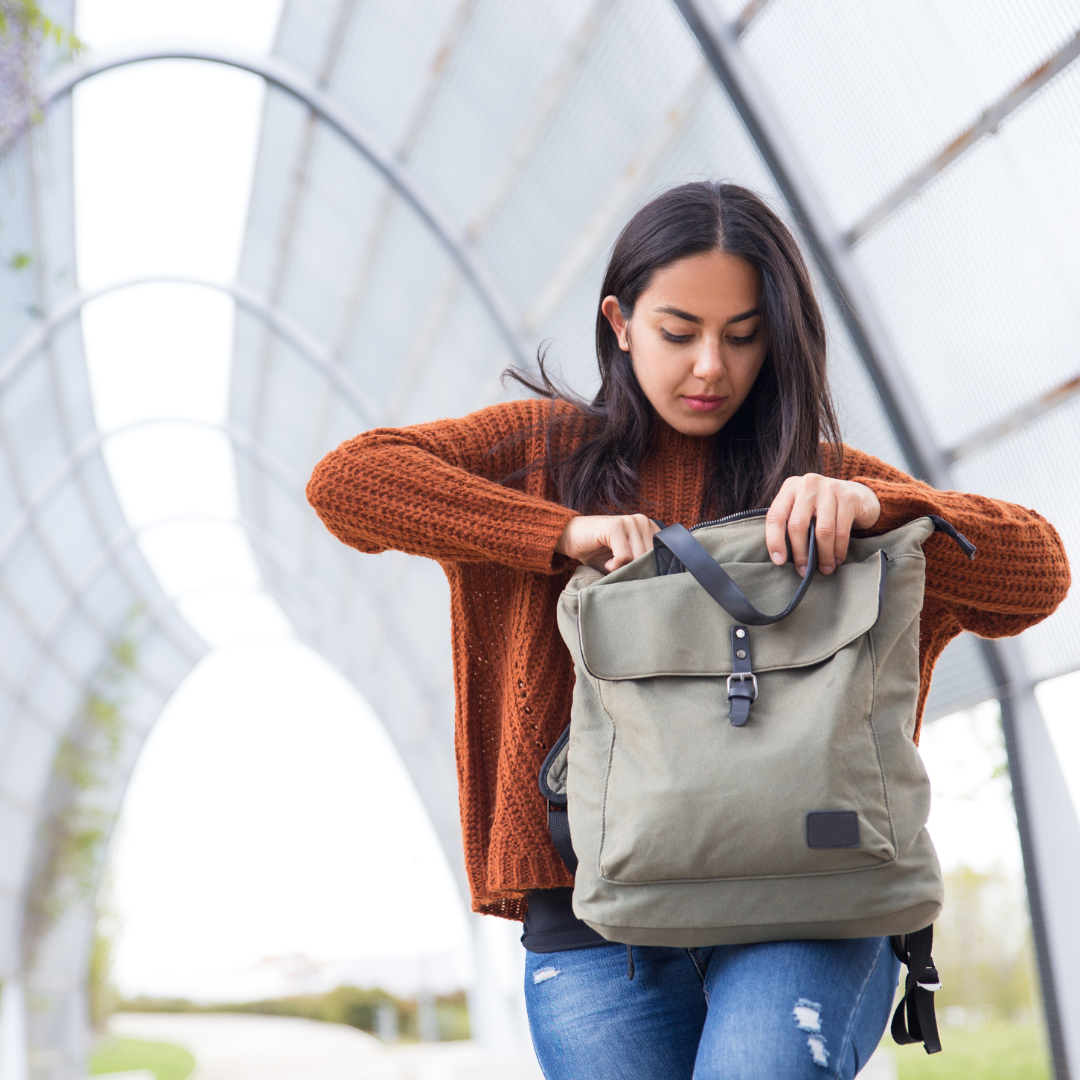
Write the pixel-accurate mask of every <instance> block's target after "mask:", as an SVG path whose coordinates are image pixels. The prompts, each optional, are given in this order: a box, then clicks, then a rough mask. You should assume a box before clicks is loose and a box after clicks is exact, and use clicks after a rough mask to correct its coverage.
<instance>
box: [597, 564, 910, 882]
mask: <svg viewBox="0 0 1080 1080" xmlns="http://www.w3.org/2000/svg"><path fill="white" fill-rule="evenodd" d="M725 568H726V569H727V571H728V572H729V573H730V575H731V577H732V578H733V579H734V580H736V581H739V582H740V584H742V583H745V586H746V587H747V591H748V592H749V591H750V589H753V590H754V594H756V595H760V594H761V593H762V592H764V591H766V590H769V589H771V590H772V591H773V592H774V593H776V594H778V595H779V594H784V593H787V592H790V591H791V578H793V577H795V574H794V571H793V570H790V568H787V573H785V572H784V570H785V568H780V569H779V570H778V569H777V568H776V567H773V566H771V565H763V564H760V563H745V564H739V563H735V564H727V565H726V567H725ZM885 570H886V564H885V560H884V559H883V557H882V556H881V555H880V553H878V554H877V555H875V556H874V557H872V558H870V559H868V560H866V561H865V562H862V563H854V564H848V565H845V566H841V567H840V568H838V570H837V572H836V574H834V575H833V576H832V577H831V578H829V579H824V580H823V579H820V578H819V579H817V580H815V581H814V583H813V584H812V586H811V588H810V589H809V591H808V592H807V594H806V598H805V599H804V600H803V603H802V604H801V606H800V607H798V608H797V609H796V610H795V611H794V612H793V613H792V614H791V615H789V616H788V617H787V618H785V619H784V620H783V621H781V622H778V623H775V624H772V625H766V626H751V627H749V628H747V631H746V632H747V633H748V635H749V644H750V655H751V657H752V659H753V668H754V673H755V675H756V679H757V683H756V686H757V690H758V693H757V697H756V700H755V701H754V702H753V704H752V706H751V710H750V719H749V722H747V723H745V724H744V725H743V726H735V725H734V724H733V723H732V721H731V705H730V702H729V697H728V681H727V676H728V675H729V674H731V672H732V663H733V660H732V645H731V641H732V638H731V629H732V626H733V625H735V624H734V621H733V620H732V618H731V617H730V616H729V615H728V614H727V612H726V611H725V610H724V609H723V608H721V607H720V606H719V605H718V604H716V603H715V602H714V601H713V600H712V599H711V598H710V597H709V596H708V595H707V594H706V593H705V592H704V590H702V589H701V587H700V586H699V585H698V583H697V582H696V581H695V580H694V579H693V578H692V577H691V576H690V575H689V574H677V575H674V576H670V577H659V578H648V579H643V580H636V581H626V582H621V583H617V582H612V583H610V585H608V586H607V587H606V588H603V589H594V590H584V591H583V594H582V596H581V602H580V615H579V635H580V637H579V644H580V649H581V656H582V661H583V663H584V666H585V668H586V671H587V672H588V674H589V676H590V682H591V684H592V685H593V687H594V688H595V690H596V693H597V695H598V697H599V701H600V702H601V703H602V705H603V709H604V711H605V712H606V714H607V716H608V717H609V718H610V721H611V728H610V746H609V748H608V751H609V752H608V755H607V760H608V768H607V774H606V779H605V783H604V793H603V810H602V818H603V820H602V835H601V842H600V848H599V852H598V867H597V869H598V872H599V874H600V876H601V877H602V878H604V879H606V880H609V881H619V882H627V883H641V884H644V883H657V882H665V881H704V880H713V879H724V878H746V877H773V876H775V877H788V876H792V875H803V874H827V873H835V872H837V871H843V870H858V869H862V868H867V867H872V866H877V865H880V864H881V863H883V862H887V861H889V860H891V859H894V858H895V857H896V845H895V834H894V829H893V823H892V820H891V817H890V812H889V802H888V792H887V789H886V784H885V779H884V775H883V772H882V767H881V759H880V754H879V748H878V743H877V738H876V734H875V731H874V728H873V723H872V717H873V707H874V656H873V649H872V644H871V638H870V631H871V628H872V627H873V625H874V623H875V621H876V619H877V615H878V612H879V610H880V604H881V600H882V596H883V594H884V576H885ZM642 612H644V613H646V614H645V616H644V619H643V618H642V614H641V613H642Z"/></svg>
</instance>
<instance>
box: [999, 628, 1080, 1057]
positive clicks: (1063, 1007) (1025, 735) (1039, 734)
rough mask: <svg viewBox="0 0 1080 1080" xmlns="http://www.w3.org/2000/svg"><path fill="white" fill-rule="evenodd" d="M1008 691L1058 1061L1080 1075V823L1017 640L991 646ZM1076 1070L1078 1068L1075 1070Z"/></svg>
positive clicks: (1024, 844)
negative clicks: (1027, 675)
mask: <svg viewBox="0 0 1080 1080" xmlns="http://www.w3.org/2000/svg"><path fill="white" fill-rule="evenodd" d="M982 644H983V647H984V650H985V653H986V655H987V662H988V664H989V666H990V668H991V671H993V672H994V674H995V675H996V676H998V677H999V680H1000V682H1001V684H1002V685H1003V686H1004V687H1005V688H1006V689H1005V691H1004V692H1003V693H1002V695H1001V697H1000V699H999V700H1000V702H1001V727H1002V730H1003V732H1004V735H1005V749H1006V751H1007V753H1008V756H1009V778H1010V780H1011V782H1012V793H1013V805H1014V806H1015V808H1016V824H1017V830H1018V832H1019V833H1020V849H1021V853H1022V855H1023V859H1024V877H1025V879H1026V881H1027V893H1028V907H1029V908H1030V911H1031V932H1032V937H1033V938H1034V943H1035V953H1036V956H1037V957H1038V960H1039V988H1040V991H1041V993H1042V999H1043V1009H1044V1011H1045V1013H1046V1025H1047V1031H1048V1035H1049V1042H1050V1053H1051V1056H1052V1058H1053V1062H1054V1073H1055V1076H1057V1077H1059V1078H1068V1077H1069V1076H1070V1074H1071V1073H1076V1072H1077V1071H1080V820H1078V819H1077V811H1076V806H1075V805H1074V804H1073V801H1072V797H1071V796H1070V794H1069V788H1068V785H1067V783H1066V781H1065V776H1064V774H1063V773H1062V771H1061V766H1060V764H1059V763H1058V758H1057V753H1056V752H1055V750H1054V745H1053V742H1052V741H1051V739H1050V732H1049V731H1048V730H1047V727H1046V721H1045V720H1044V719H1043V715H1042V711H1041V710H1040V708H1039V704H1038V702H1037V701H1036V699H1035V686H1034V684H1033V683H1032V682H1031V681H1030V680H1029V679H1027V678H1026V675H1025V673H1024V670H1023V657H1022V656H1021V654H1020V647H1019V644H1018V643H1017V642H1016V641H1009V640H1006V641H995V642H989V641H986V642H983V643H982ZM1070 1066H1071V1068H1070Z"/></svg>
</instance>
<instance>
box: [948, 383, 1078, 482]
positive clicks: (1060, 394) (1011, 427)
mask: <svg viewBox="0 0 1080 1080" xmlns="http://www.w3.org/2000/svg"><path fill="white" fill-rule="evenodd" d="M1077 397H1080V375H1077V376H1076V377H1075V378H1073V379H1069V380H1068V382H1063V383H1062V384H1061V385H1060V386H1055V387H1054V389H1053V390H1050V391H1049V392H1048V393H1045V394H1043V395H1042V397H1040V398H1036V399H1035V400H1034V401H1029V402H1028V403H1027V404H1026V405H1021V406H1020V408H1018V409H1013V411H1012V412H1011V413H1009V414H1008V415H1007V416H1003V417H1002V418H1001V419H1000V420H995V421H994V422H993V423H992V424H988V425H987V426H986V427H984V428H981V429H980V430H979V431H976V432H975V433H974V434H973V435H969V436H968V437H967V438H966V439H961V440H960V442H958V443H957V444H956V445H955V446H953V447H951V448H950V449H949V450H946V451H945V456H946V457H947V458H948V460H949V461H950V462H954V461H959V460H960V459H961V458H965V457H968V456H970V455H971V454H974V453H977V452H978V451H979V450H985V449H986V447H988V446H990V445H991V444H992V443H995V442H997V441H998V439H1003V438H1004V437H1005V436H1006V435H1009V434H1011V433H1012V432H1014V431H1017V430H1019V429H1020V428H1022V427H1026V426H1027V425H1028V424H1030V423H1032V422H1033V421H1035V420H1038V419H1039V417H1041V416H1045V415H1046V414H1047V413H1048V412H1051V411H1052V410H1054V409H1056V408H1057V407H1058V406H1059V405H1064V404H1065V403H1066V402H1069V401H1072V400H1073V399H1074V398H1077Z"/></svg>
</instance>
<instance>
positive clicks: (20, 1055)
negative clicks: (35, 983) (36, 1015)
mask: <svg viewBox="0 0 1080 1080" xmlns="http://www.w3.org/2000/svg"><path fill="white" fill-rule="evenodd" d="M0 1080H30V1045H29V1040H28V1037H27V1030H26V992H25V990H24V989H23V981H22V978H21V977H20V976H19V975H15V974H11V975H8V976H7V978H6V979H4V986H3V989H2V990H0Z"/></svg>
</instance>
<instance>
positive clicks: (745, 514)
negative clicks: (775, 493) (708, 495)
mask: <svg viewBox="0 0 1080 1080" xmlns="http://www.w3.org/2000/svg"><path fill="white" fill-rule="evenodd" d="M768 512H769V508H768V507H767V506H761V507H759V508H758V509H757V510H740V511H739V512H738V513H737V514H728V516H727V517H722V518H713V520H712V521H701V522H698V524H697V525H691V526H690V529H689V531H690V532H693V531H694V530H695V529H705V528H708V526H710V525H726V524H727V523H728V522H729V521H741V520H742V519H743V518H752V517H761V516H762V515H764V514H767V513H768Z"/></svg>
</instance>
